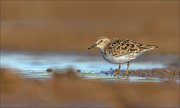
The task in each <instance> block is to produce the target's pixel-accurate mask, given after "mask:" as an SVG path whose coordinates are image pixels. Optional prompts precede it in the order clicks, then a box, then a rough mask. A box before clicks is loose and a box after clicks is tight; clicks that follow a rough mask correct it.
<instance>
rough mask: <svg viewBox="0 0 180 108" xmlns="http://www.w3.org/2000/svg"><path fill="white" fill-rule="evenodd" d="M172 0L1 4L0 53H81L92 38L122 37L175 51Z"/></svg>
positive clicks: (176, 34) (176, 24)
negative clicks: (7, 51) (22, 51)
mask: <svg viewBox="0 0 180 108" xmlns="http://www.w3.org/2000/svg"><path fill="white" fill-rule="evenodd" d="M179 13H180V12H179V2H178V0H177V1H170V0H169V1H167V0H165V1H163V0H160V1H150V0H149V1H141V0H140V1H50V0H49V1H13V0H12V1H1V49H3V50H30V51H76V52H77V51H87V47H89V46H90V45H91V44H92V43H93V42H94V41H95V40H96V39H97V38H98V37H101V36H107V37H124V38H128V39H132V40H135V41H138V42H141V43H145V44H156V45H158V46H159V47H160V48H159V49H158V50H157V52H162V53H177V52H178V51H179Z"/></svg>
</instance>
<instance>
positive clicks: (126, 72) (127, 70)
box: [125, 62, 130, 76]
mask: <svg viewBox="0 0 180 108" xmlns="http://www.w3.org/2000/svg"><path fill="white" fill-rule="evenodd" d="M129 65H130V64H129V62H127V69H126V71H125V75H126V76H128V75H129Z"/></svg>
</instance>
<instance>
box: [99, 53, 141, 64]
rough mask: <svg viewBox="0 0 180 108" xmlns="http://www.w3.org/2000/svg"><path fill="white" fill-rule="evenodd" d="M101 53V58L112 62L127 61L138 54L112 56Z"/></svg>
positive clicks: (120, 62) (121, 62)
mask: <svg viewBox="0 0 180 108" xmlns="http://www.w3.org/2000/svg"><path fill="white" fill-rule="evenodd" d="M102 55H103V58H104V59H105V60H106V61H108V62H110V63H113V64H123V63H127V62H128V61H130V60H133V59H135V58H136V57H137V56H139V55H140V54H134V53H133V54H128V55H124V56H118V57H116V56H112V55H104V54H103V53H102Z"/></svg>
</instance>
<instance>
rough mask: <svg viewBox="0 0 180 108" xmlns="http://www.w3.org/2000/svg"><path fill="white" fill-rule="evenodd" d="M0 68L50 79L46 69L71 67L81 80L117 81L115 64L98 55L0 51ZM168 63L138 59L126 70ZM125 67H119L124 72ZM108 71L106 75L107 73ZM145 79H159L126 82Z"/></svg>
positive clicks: (144, 68)
mask: <svg viewBox="0 0 180 108" xmlns="http://www.w3.org/2000/svg"><path fill="white" fill-rule="evenodd" d="M0 65H1V67H4V68H14V69H19V70H21V72H22V74H23V75H25V76H26V77H32V78H47V77H49V76H51V74H50V73H48V72H46V70H47V69H48V68H52V69H55V70H61V71H63V70H66V69H68V68H72V69H74V70H75V71H77V70H78V71H79V72H80V73H81V75H82V77H83V78H88V79H99V78H100V79H116V78H115V77H114V75H113V70H114V69H116V68H117V67H118V65H117V64H110V63H108V62H106V61H105V60H103V58H102V57H101V56H88V55H82V54H63V53H25V52H1V63H0ZM167 67H168V65H167V64H163V63H162V62H157V61H155V62H153V60H151V61H146V60H144V61H142V60H137V61H135V62H132V63H131V64H130V68H129V70H139V69H141V70H147V69H162V68H167ZM125 69H126V65H122V68H121V70H122V71H124V70H125ZM107 72H108V74H107ZM142 79H144V80H145V79H146V80H147V81H158V79H157V78H156V79H150V80H149V79H147V78H140V77H130V78H129V80H131V81H135V80H139V81H142Z"/></svg>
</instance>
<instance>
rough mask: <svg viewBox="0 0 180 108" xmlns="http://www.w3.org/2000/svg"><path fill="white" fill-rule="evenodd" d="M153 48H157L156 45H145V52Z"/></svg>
mask: <svg viewBox="0 0 180 108" xmlns="http://www.w3.org/2000/svg"><path fill="white" fill-rule="evenodd" d="M155 48H159V47H158V46H157V45H146V50H148V51H149V50H153V49H155Z"/></svg>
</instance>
